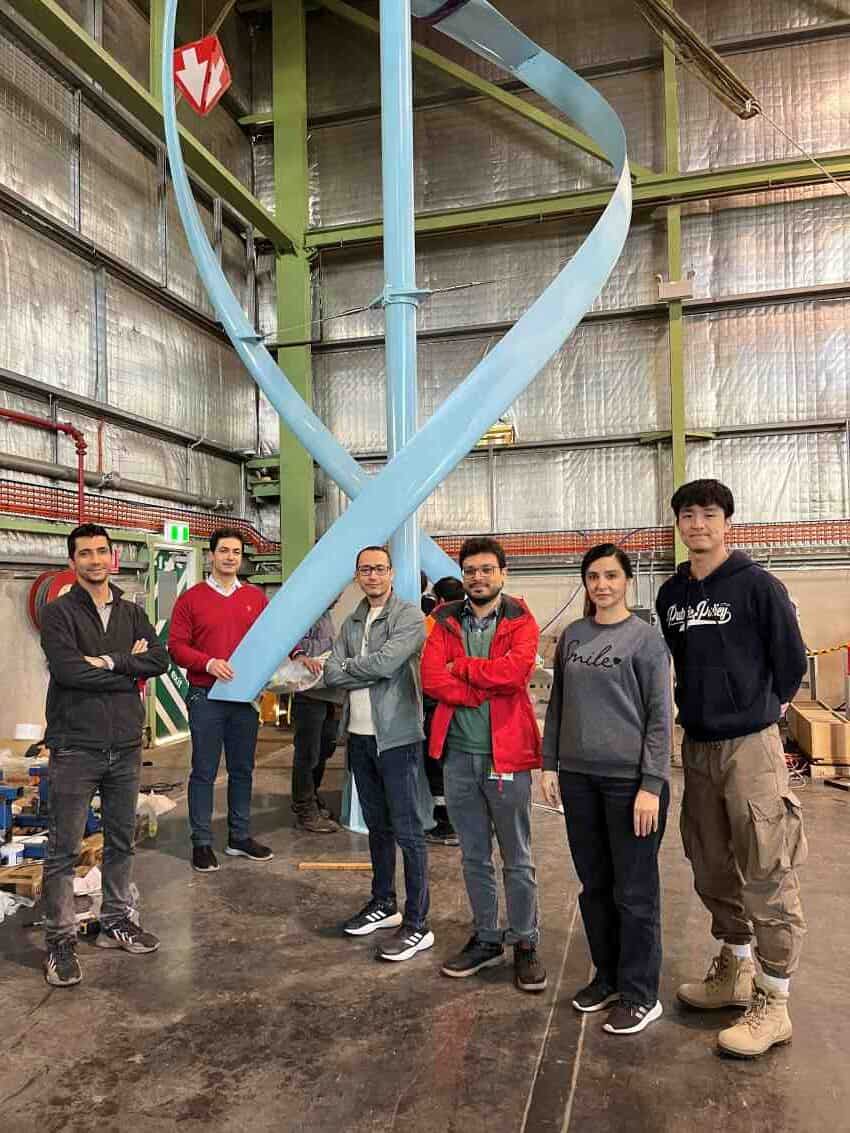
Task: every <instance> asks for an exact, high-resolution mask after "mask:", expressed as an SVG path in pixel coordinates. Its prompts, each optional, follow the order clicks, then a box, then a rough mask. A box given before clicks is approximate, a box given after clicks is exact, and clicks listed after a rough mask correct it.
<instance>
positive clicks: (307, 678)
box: [266, 653, 329, 692]
mask: <svg viewBox="0 0 850 1133" xmlns="http://www.w3.org/2000/svg"><path fill="white" fill-rule="evenodd" d="M328 656H329V654H327V653H324V654H322V656H321V657H317V658H316V660H317V661H324V660H326V658H327V657H328ZM266 688H267V690H268V691H269V692H307V691H308V690H309V689H313V688H324V680H323V679H322V674H321V673H318V674H317V673H311V672H310V670H309V669H308V668H307V666H306V665H302V663H301V661H300V660H295V661H293V660H291V659H290V658H289V657H287V659H286V660H285V661H284V662H283V664H282V665H280V666H279V667H278V668H277V669H275V671H274V673H272V676H271V680H270V681H269V683H268V684H267V685H266Z"/></svg>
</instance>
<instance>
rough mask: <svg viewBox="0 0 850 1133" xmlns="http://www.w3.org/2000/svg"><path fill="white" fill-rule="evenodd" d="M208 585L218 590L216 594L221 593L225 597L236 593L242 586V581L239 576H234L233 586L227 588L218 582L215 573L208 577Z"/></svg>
mask: <svg viewBox="0 0 850 1133" xmlns="http://www.w3.org/2000/svg"><path fill="white" fill-rule="evenodd" d="M207 585H208V586H211V587H212V588H213V590H214V591H215V592H216V594H221V596H222V597H223V598H230V597H231V595H233V594H235V593H236V591H237V590H238V589H239V588H240V586H241V585H242V583H241V582H240V581H239V579H238V578H234V580H233V586H231V588H230V589H229V590H225V589H224V587H223V586H222V585H221V583H220V582H217V581H216V579H215V578H214V576H213V575H210V576H209V578H208V579H207Z"/></svg>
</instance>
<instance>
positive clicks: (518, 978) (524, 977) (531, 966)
mask: <svg viewBox="0 0 850 1133" xmlns="http://www.w3.org/2000/svg"><path fill="white" fill-rule="evenodd" d="M514 983H515V984H516V985H517V987H518V988H519V989H520V991H545V990H546V969H545V968H544V967H543V965H542V964H541V963H540V958H539V957H538V955H537V949H536V948H531V947H529V946H528V945H521V944H517V946H516V947H515V948H514Z"/></svg>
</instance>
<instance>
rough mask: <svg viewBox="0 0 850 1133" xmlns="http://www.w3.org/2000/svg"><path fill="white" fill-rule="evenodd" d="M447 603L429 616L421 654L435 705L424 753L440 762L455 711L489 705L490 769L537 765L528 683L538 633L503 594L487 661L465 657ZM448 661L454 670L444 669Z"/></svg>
mask: <svg viewBox="0 0 850 1133" xmlns="http://www.w3.org/2000/svg"><path fill="white" fill-rule="evenodd" d="M462 609H463V602H447V603H446V604H445V605H444V606H439V607H438V608H437V609H436V610H435V611H434V614H433V617H434V621H435V623H436V624H435V625H434V629H433V631H432V632H431V634H430V636H429V637H428V640H427V641H426V642H425V651H424V653H423V654H422V691H423V692H424V693H425V695H426V696H430V697H431V698H432V699H433V700H436V701H437V707H436V708H435V709H434V718H433V720H432V723H431V738H430V742H429V744H428V754H429V755H430V756H431V757H432V758H434V759H440V757H441V756H442V754H443V747H444V745H445V742H446V736H447V735H448V731H449V725H450V724H451V720H452V716H453V715H454V710H455V708H456V707H458V706H463V707H465V708H478V707H480V706H481V705H482V704H483V703H484V702H485V701H487V702H489V704H490V728H491V738H492V742H493V767H494V768H495V770H496V771H498V772H499V773H500V774H502V775H505V774H510V773H511V772H512V771H529V770H531V768H533V767H540V766H541V759H540V729H539V728H538V726H537V720H536V718H535V715H534V708H533V706H532V703H531V697H530V696H529V695H528V680H529V677H530V676H531V673H532V671H533V670H534V665H535V660H536V658H537V643H538V641H539V638H540V629H539V627H538V625H537V622H536V621H535V620H534V617H533V615H532V613H531V611H530V610H529V608H528V606H526V604H525V602H523V601H522V599H521V598H512V597H511V596H510V595H508V594H503V595H502V605H501V609H500V611H499V621H498V625H497V626H496V632H495V633H494V634H493V640H492V642H491V643H490V656H489V657H486V658H484V657H467V655H466V648H465V646H464V641H463V629H462V627H461V623H460V612H461V610H462ZM449 662H451V663H452V672H448V671H447V670H446V665H447V664H449Z"/></svg>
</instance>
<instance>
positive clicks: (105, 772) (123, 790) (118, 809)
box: [44, 748, 142, 944]
mask: <svg viewBox="0 0 850 1133" xmlns="http://www.w3.org/2000/svg"><path fill="white" fill-rule="evenodd" d="M141 770H142V752H141V749H140V748H130V749H123V750H121V751H88V750H82V749H76V748H75V749H73V750H71V749H60V750H58V751H51V753H50V762H49V763H48V765H47V774H48V799H49V806H50V816H49V828H48V829H49V833H48V839H47V857H46V859H45V862H44V905H45V922H46V935H47V943H48V944H55V943H56V942H57V941H58V940H60V939H61V938H62V937H71V938H73V937H75V936H76V934H77V922H76V916H75V913H74V866H75V865H76V864H77V858H78V857H79V853H80V847H81V845H82V841H83V835H84V833H85V829H86V818H87V817H88V813H89V804H90V803H91V799H92V795H93V794H95V792H97V793H99V794H100V806H101V816H102V818H103V866H102V871H103V908H102V910H101V914H100V921H101V924H102V925H103V926H104V928H108V927H109V926H110V925H113V924H115V923H116V922H117V921H119V920H121V918H122V917H125V916H126V915H127V914H128V913H129V911H130V909H131V907H132V900H131V897H130V879H131V876H132V869H133V839H134V836H135V833H136V803H137V802H138V798H139V777H140V775H141Z"/></svg>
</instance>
